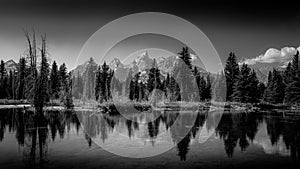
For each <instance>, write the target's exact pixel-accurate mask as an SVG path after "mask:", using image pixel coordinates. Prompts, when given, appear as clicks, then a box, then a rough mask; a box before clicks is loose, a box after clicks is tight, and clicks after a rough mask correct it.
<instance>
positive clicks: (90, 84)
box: [83, 58, 97, 99]
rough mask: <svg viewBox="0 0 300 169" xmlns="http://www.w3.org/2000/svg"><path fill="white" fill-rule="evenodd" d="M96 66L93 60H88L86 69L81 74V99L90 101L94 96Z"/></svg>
mask: <svg viewBox="0 0 300 169" xmlns="http://www.w3.org/2000/svg"><path fill="white" fill-rule="evenodd" d="M96 72H97V65H96V64H95V62H94V59H93V58H90V60H89V61H88V64H87V68H86V70H85V72H84V73H83V81H84V88H83V97H84V98H85V99H92V98H93V97H94V96H95V82H96Z"/></svg>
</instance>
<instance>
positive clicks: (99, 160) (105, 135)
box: [0, 109, 300, 169]
mask: <svg viewBox="0 0 300 169" xmlns="http://www.w3.org/2000/svg"><path fill="white" fill-rule="evenodd" d="M212 117H214V116H212ZM212 117H210V116H209V112H205V111H198V112H196V113H195V112H193V113H184V114H183V115H180V114H179V112H176V111H167V112H166V111H164V112H159V111H158V112H155V113H152V114H149V113H148V114H147V113H143V114H130V115H126V116H118V115H115V116H111V115H103V114H101V113H97V112H91V111H80V112H76V113H75V112H60V111H48V112H44V115H40V116H37V115H35V114H34V113H32V112H30V111H25V110H22V109H2V110H0V168H1V169H5V168H296V167H299V166H298V165H299V161H300V156H299V153H300V118H298V117H297V116H283V115H276V116H275V115H270V114H261V113H260V114H255V113H239V114H230V113H223V114H222V115H221V118H220V119H221V120H220V122H219V123H218V124H215V122H216V120H215V119H214V118H212ZM191 120H193V124H192V125H189V123H190V121H191ZM176 121H177V122H176ZM174 126H175V127H174ZM83 128H84V129H83ZM203 133H204V134H203ZM210 134H211V135H210ZM200 135H201V136H200ZM204 136H207V138H206V137H204ZM208 136H210V137H208ZM206 139H207V140H206ZM98 145H100V146H98ZM101 147H103V148H101ZM162 149H165V150H167V151H166V152H163V153H162V154H160V152H159V154H158V155H155V156H151V157H146V158H128V157H124V155H126V154H127V155H130V156H133V157H134V156H136V157H138V156H139V155H140V154H143V155H145V156H147V155H148V154H155V153H157V151H158V150H162ZM107 150H109V151H115V152H118V153H119V154H120V155H123V156H119V155H115V154H113V153H111V152H109V151H107ZM156 150H157V151H156Z"/></svg>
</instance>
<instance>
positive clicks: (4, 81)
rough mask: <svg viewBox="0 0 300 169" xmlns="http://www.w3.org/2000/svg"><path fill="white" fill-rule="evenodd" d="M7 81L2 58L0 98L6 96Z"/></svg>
mask: <svg viewBox="0 0 300 169" xmlns="http://www.w3.org/2000/svg"><path fill="white" fill-rule="evenodd" d="M7 82H8V77H7V72H6V69H5V63H4V61H3V60H1V64H0V93H1V95H0V99H4V98H7V95H8V93H7V90H6V89H7Z"/></svg>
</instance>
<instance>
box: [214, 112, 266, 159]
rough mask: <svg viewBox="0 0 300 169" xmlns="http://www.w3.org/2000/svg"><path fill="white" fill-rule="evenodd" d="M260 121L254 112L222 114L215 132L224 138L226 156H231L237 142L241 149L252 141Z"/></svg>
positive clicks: (244, 148) (243, 149)
mask: <svg viewBox="0 0 300 169" xmlns="http://www.w3.org/2000/svg"><path fill="white" fill-rule="evenodd" d="M261 121H262V119H261V118H259V117H258V116H257V115H255V114H246V113H239V114H232V113H226V114H223V115H222V118H221V120H220V123H219V125H218V127H217V129H216V133H217V134H218V135H219V136H220V138H221V139H223V140H224V145H225V151H226V153H227V155H228V157H232V156H233V153H234V149H235V147H236V146H237V144H239V146H240V148H241V150H242V151H245V150H246V148H247V147H248V146H249V141H251V142H252V141H253V140H254V138H255V135H256V133H257V130H258V124H259V123H260V122H261Z"/></svg>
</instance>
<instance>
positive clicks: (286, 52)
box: [240, 46, 300, 65]
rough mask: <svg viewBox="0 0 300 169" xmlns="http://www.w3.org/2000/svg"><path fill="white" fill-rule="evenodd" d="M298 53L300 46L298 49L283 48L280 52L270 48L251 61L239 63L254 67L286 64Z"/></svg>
mask: <svg viewBox="0 0 300 169" xmlns="http://www.w3.org/2000/svg"><path fill="white" fill-rule="evenodd" d="M297 50H299V51H300V46H299V47H298V48H294V47H284V48H282V49H281V50H278V49H275V48H270V49H268V50H267V51H266V52H265V53H264V54H262V55H259V56H257V57H255V58H252V59H246V60H244V61H242V62H240V64H241V63H246V64H249V65H254V64H256V63H258V62H259V63H284V64H285V63H288V62H289V61H290V60H291V58H292V57H293V55H295V53H296V51H297Z"/></svg>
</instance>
